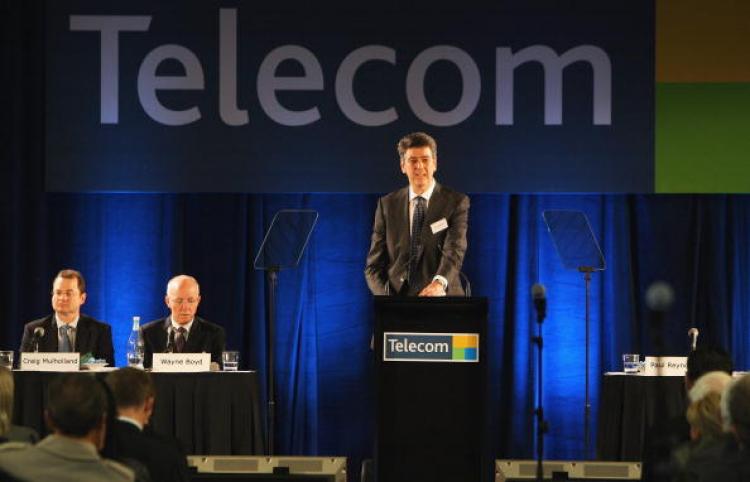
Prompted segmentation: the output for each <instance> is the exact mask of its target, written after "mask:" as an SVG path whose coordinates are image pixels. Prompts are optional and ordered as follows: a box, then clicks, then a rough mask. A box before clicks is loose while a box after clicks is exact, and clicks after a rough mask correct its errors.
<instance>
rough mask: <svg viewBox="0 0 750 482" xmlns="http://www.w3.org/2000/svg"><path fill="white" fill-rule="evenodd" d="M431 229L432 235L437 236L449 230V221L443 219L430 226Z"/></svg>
mask: <svg viewBox="0 0 750 482" xmlns="http://www.w3.org/2000/svg"><path fill="white" fill-rule="evenodd" d="M430 229H432V234H437V233H439V232H440V231H444V230H446V229H448V221H447V220H446V219H445V218H443V219H441V220H440V221H435V222H434V223H432V224H430Z"/></svg>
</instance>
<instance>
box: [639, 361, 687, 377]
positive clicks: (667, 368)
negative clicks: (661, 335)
mask: <svg viewBox="0 0 750 482" xmlns="http://www.w3.org/2000/svg"><path fill="white" fill-rule="evenodd" d="M686 371H687V357H686V356H647V357H646V361H645V366H644V370H643V375H645V376H647V377H658V376H662V377H684V376H685V372H686Z"/></svg>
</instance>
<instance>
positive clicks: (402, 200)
mask: <svg viewBox="0 0 750 482" xmlns="http://www.w3.org/2000/svg"><path fill="white" fill-rule="evenodd" d="M394 200H395V206H393V208H394V209H393V211H394V218H395V221H396V223H395V226H396V232H397V233H398V232H400V233H401V238H400V239H399V240H398V241H397V242H398V244H397V246H399V247H400V248H397V252H401V253H403V254H404V255H405V256H406V258H404V259H409V246H410V244H411V232H410V229H409V224H410V223H409V188H408V187H405V188H403V189H401V190H400V191H399V192H398V194H397V195H396V196H395V197H394ZM394 261H397V260H394Z"/></svg>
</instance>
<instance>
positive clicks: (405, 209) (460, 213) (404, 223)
mask: <svg viewBox="0 0 750 482" xmlns="http://www.w3.org/2000/svg"><path fill="white" fill-rule="evenodd" d="M397 148H398V154H399V158H400V165H401V172H402V173H404V175H406V177H407V178H408V179H409V185H408V186H406V187H404V188H402V189H400V190H398V191H395V192H392V193H390V194H388V195H386V196H383V197H381V198H380V199H379V200H378V206H377V209H376V211H375V222H374V224H373V229H372V238H371V243H370V252H369V253H368V254H367V265H366V267H365V278H366V279H367V285H368V286H369V288H370V291H371V292H372V293H373V294H375V295H386V294H399V295H404V296H445V295H446V294H448V295H452V296H461V295H463V294H464V290H463V287H462V286H461V281H460V279H459V273H460V271H461V265H462V264H463V260H464V254H465V253H466V229H467V224H468V217H469V198H468V196H466V195H465V194H462V193H459V192H456V191H453V190H451V189H449V188H447V187H445V186H443V185H441V184H439V183H437V182H436V181H435V178H434V174H435V171H436V170H437V143H436V142H435V139H433V138H432V137H431V136H429V135H427V134H425V133H423V132H415V133H412V134H409V135H407V136H405V137H403V138H402V139H401V140H400V141H399V142H398V145H397Z"/></svg>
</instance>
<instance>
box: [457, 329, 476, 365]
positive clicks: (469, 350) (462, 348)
mask: <svg viewBox="0 0 750 482" xmlns="http://www.w3.org/2000/svg"><path fill="white" fill-rule="evenodd" d="M453 359H454V360H463V361H477V360H478V359H479V336H477V335H453Z"/></svg>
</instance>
